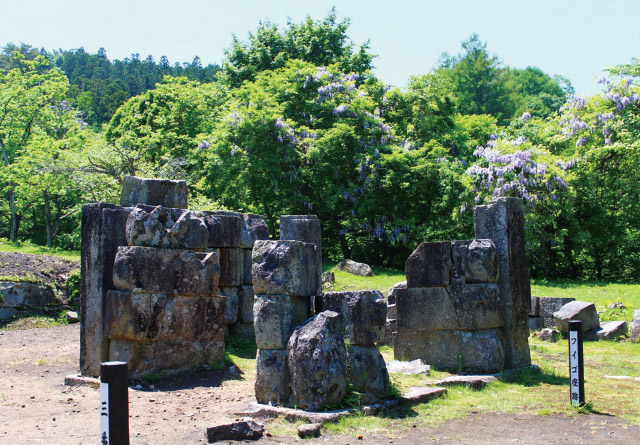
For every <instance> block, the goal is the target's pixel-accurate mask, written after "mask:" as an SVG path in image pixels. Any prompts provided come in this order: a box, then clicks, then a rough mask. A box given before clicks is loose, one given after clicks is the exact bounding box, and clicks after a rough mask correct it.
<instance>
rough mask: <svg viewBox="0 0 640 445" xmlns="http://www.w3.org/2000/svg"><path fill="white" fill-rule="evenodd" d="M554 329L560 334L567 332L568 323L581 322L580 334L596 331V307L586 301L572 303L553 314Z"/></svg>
mask: <svg viewBox="0 0 640 445" xmlns="http://www.w3.org/2000/svg"><path fill="white" fill-rule="evenodd" d="M553 318H554V320H555V322H556V327H557V328H558V330H559V331H560V332H562V333H567V332H569V321H571V320H582V332H587V331H590V330H591V329H598V328H599V327H600V321H599V320H598V311H597V310H596V305H595V304H593V303H589V302H587V301H572V302H570V303H567V304H565V305H564V306H562V307H561V308H560V310H558V311H557V312H554V313H553Z"/></svg>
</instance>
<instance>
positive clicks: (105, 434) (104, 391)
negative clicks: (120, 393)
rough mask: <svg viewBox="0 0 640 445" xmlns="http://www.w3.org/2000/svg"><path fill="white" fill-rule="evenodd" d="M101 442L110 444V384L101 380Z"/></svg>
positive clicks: (104, 444) (106, 444) (103, 444)
mask: <svg viewBox="0 0 640 445" xmlns="http://www.w3.org/2000/svg"><path fill="white" fill-rule="evenodd" d="M100 444H101V445H109V384H108V383H103V382H100Z"/></svg>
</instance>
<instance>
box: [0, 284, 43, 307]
mask: <svg viewBox="0 0 640 445" xmlns="http://www.w3.org/2000/svg"><path fill="white" fill-rule="evenodd" d="M54 301H55V296H54V295H53V292H52V291H51V289H50V288H49V287H47V286H46V285H44V284H40V283H28V282H25V281H22V282H14V281H0V307H4V308H7V309H9V308H14V309H18V310H21V309H27V308H29V307H38V308H44V307H46V306H48V305H49V304H51V303H53V302H54Z"/></svg>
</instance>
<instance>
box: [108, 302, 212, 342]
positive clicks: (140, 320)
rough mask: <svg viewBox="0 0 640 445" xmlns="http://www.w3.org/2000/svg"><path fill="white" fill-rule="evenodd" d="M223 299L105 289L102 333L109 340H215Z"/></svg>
mask: <svg viewBox="0 0 640 445" xmlns="http://www.w3.org/2000/svg"><path fill="white" fill-rule="evenodd" d="M224 312H225V300H224V298H220V297H171V296H167V295H164V294H149V293H138V292H124V291H116V290H111V291H108V292H107V297H106V301H105V315H104V335H105V336H107V337H110V338H112V339H120V340H132V341H150V340H154V341H156V340H180V339H181V340H194V341H210V340H211V341H215V340H217V339H220V338H222V337H223V336H224Z"/></svg>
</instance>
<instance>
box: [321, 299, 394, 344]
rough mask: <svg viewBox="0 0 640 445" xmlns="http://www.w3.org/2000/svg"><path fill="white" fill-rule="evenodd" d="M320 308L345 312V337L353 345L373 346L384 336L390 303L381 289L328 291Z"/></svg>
mask: <svg viewBox="0 0 640 445" xmlns="http://www.w3.org/2000/svg"><path fill="white" fill-rule="evenodd" d="M320 298H321V299H322V302H321V304H320V306H319V309H320V311H334V312H337V313H339V314H342V316H343V317H344V318H343V321H344V334H345V338H346V339H348V340H349V342H350V343H351V344H353V345H360V346H372V345H374V344H375V343H378V342H381V341H382V340H383V339H384V326H385V322H386V319H387V305H386V301H385V298H384V295H382V293H381V292H380V291H378V290H361V291H351V292H326V293H324V294H323V295H322V297H317V299H320Z"/></svg>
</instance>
